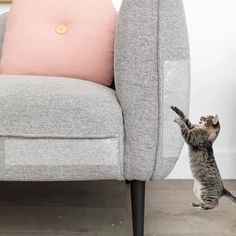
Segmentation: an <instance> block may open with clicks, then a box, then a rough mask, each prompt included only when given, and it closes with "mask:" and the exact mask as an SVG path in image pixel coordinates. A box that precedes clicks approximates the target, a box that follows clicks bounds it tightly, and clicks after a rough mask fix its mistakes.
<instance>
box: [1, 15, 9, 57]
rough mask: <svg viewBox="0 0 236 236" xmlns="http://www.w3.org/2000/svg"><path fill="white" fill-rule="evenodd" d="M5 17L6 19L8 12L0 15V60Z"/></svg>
mask: <svg viewBox="0 0 236 236" xmlns="http://www.w3.org/2000/svg"><path fill="white" fill-rule="evenodd" d="M7 17H8V12H5V13H3V14H1V15H0V58H1V56H2V46H3V40H4V35H5V31H6V23H7Z"/></svg>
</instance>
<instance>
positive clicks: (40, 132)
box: [0, 0, 190, 181]
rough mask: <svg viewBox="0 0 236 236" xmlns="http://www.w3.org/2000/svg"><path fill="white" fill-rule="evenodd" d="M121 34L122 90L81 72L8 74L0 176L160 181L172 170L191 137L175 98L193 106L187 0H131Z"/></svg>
mask: <svg viewBox="0 0 236 236" xmlns="http://www.w3.org/2000/svg"><path fill="white" fill-rule="evenodd" d="M6 17H7V14H5V15H2V16H0V27H1V28H0V49H1V46H2V39H3V37H4V35H3V33H4V31H5V28H4V26H5V23H6ZM116 34H117V35H116V45H115V83H116V90H117V94H116V93H115V92H114V91H113V90H111V89H109V88H106V87H104V86H101V85H98V84H94V83H90V82H87V81H81V80H76V79H69V78H54V77H38V76H6V75H1V76H0V180H23V181H29V180H37V181H44V180H45V181H48V180H53V181H54V180H56V181H59V180H92V179H118V180H121V179H124V178H126V179H130V180H132V179H137V180H157V179H162V178H164V177H166V176H167V175H168V174H169V173H170V171H171V170H172V169H173V167H174V165H175V163H176V161H177V159H178V156H179V154H180V151H181V149H182V145H183V142H182V139H181V137H180V133H179V130H178V127H177V126H176V125H175V124H174V123H173V120H174V118H175V114H174V113H173V112H171V110H170V108H169V106H170V105H177V106H179V107H181V108H182V109H183V110H184V111H185V112H188V105H189V83H190V75H189V74H190V73H189V67H190V66H189V45H188V37H187V30H186V22H185V17H184V10H183V5H182V0H124V1H123V4H122V7H121V10H120V13H119V18H118V25H117V33H116ZM0 55H1V50H0ZM116 95H117V96H118V100H119V102H118V100H117V98H116ZM119 103H120V104H119ZM120 105H121V106H120ZM121 107H122V109H121ZM122 113H123V114H122ZM123 129H124V131H125V133H123ZM123 142H124V143H125V147H123V145H124V144H123ZM124 151H125V153H124ZM123 168H124V170H123Z"/></svg>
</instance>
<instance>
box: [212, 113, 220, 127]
mask: <svg viewBox="0 0 236 236" xmlns="http://www.w3.org/2000/svg"><path fill="white" fill-rule="evenodd" d="M212 122H213V124H214V125H216V124H217V123H218V122H219V116H218V115H215V117H214V118H213V120H212Z"/></svg>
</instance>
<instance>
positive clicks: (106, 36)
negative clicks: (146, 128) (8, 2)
mask: <svg viewBox="0 0 236 236" xmlns="http://www.w3.org/2000/svg"><path fill="white" fill-rule="evenodd" d="M115 18H116V12H115V9H114V6H113V4H112V1H111V0H99V1H98V0H86V1H84V0H60V1H58V0H50V1H48V0H40V1H32V0H24V1H21V0H14V2H13V4H12V7H11V11H10V14H9V17H8V22H7V27H6V33H5V37H4V44H3V50H2V58H1V73H3V74H30V75H49V76H62V77H73V78H79V79H84V80H90V81H93V82H97V83H100V84H103V85H110V84H111V82H112V78H113V48H114V34H115Z"/></svg>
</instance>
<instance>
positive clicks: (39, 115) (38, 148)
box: [0, 75, 123, 180]
mask: <svg viewBox="0 0 236 236" xmlns="http://www.w3.org/2000/svg"><path fill="white" fill-rule="evenodd" d="M122 169H123V119H122V111H121V108H120V105H119V103H118V101H117V98H116V94H115V91H114V90H112V89H110V88H107V87H104V86H102V85H99V84H96V83H93V82H89V81H84V80H78V79H69V78H59V77H53V78H52V77H40V76H10V75H1V76H0V180H88V179H122V178H123V170H122Z"/></svg>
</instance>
